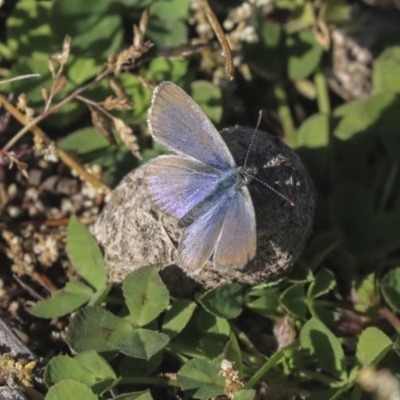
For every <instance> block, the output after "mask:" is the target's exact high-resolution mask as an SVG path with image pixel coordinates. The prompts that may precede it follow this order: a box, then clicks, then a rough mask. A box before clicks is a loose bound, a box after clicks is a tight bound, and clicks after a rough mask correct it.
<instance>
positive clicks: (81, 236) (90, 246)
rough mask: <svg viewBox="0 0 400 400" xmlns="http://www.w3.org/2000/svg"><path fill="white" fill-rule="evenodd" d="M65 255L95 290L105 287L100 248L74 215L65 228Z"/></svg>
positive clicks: (105, 278) (104, 271)
mask: <svg viewBox="0 0 400 400" xmlns="http://www.w3.org/2000/svg"><path fill="white" fill-rule="evenodd" d="M67 253H68V257H69V259H70V260H71V263H72V265H73V266H74V268H75V269H76V271H77V272H78V274H79V275H80V276H82V278H84V279H85V280H86V281H87V282H88V283H90V284H91V285H92V286H93V287H94V288H95V289H97V290H100V289H103V288H104V287H105V286H106V284H107V274H106V266H105V264H104V260H103V255H102V254H101V251H100V248H99V246H98V244H97V243H96V241H95V239H94V237H93V236H92V235H91V234H90V232H89V230H88V229H87V228H86V227H85V226H84V225H83V224H81V223H80V222H79V220H78V218H76V217H75V216H74V215H73V216H72V217H71V218H70V220H69V224H68V228H67Z"/></svg>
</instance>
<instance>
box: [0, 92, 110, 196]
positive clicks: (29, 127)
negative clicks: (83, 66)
mask: <svg viewBox="0 0 400 400" xmlns="http://www.w3.org/2000/svg"><path fill="white" fill-rule="evenodd" d="M86 86H87V85H86ZM81 89H83V88H80V89H78V90H76V91H75V92H74V93H72V94H71V95H70V96H68V97H67V98H66V99H64V100H63V101H61V102H60V103H58V104H56V105H55V106H54V107H52V108H51V109H50V110H48V111H47V112H46V113H42V114H41V115H39V116H38V117H37V118H35V119H34V120H32V121H29V122H28V121H27V119H26V117H25V115H23V114H22V113H21V112H20V111H19V110H18V109H17V108H15V107H14V106H13V105H12V104H11V103H10V102H9V101H8V100H7V99H6V98H5V97H4V96H2V95H1V94H0V104H1V105H2V106H3V107H4V108H5V109H6V110H7V111H8V112H9V113H10V114H12V115H13V117H14V118H15V119H16V120H17V121H18V122H20V123H21V124H22V125H24V128H23V129H21V130H20V131H19V132H18V133H17V134H16V135H15V136H14V137H13V138H12V139H11V140H10V141H9V142H8V143H7V144H6V145H5V146H4V148H3V149H2V150H1V151H7V150H9V149H10V148H11V147H12V146H13V145H14V144H15V143H16V142H17V141H18V140H19V139H20V138H21V137H22V136H23V135H24V134H25V133H26V132H28V131H32V133H33V134H34V135H35V136H38V137H39V138H40V139H41V140H43V141H44V142H45V143H49V142H51V140H50V138H48V137H47V135H46V134H45V133H44V132H43V131H42V130H41V129H40V128H39V127H38V126H37V125H36V124H37V123H38V122H40V121H42V120H43V119H44V118H45V117H47V116H48V115H50V114H52V113H53V112H55V111H56V110H58V109H59V108H61V106H62V105H64V104H65V103H67V102H68V101H69V100H71V99H72V98H74V97H76V96H77V95H78V94H79V93H80V92H81V91H82V90H81ZM77 92H79V93H77ZM61 103H62V104H61ZM56 151H57V154H58V156H59V158H60V159H61V161H63V162H64V163H65V164H66V165H68V166H69V167H70V168H71V169H73V170H74V171H76V172H77V174H78V175H79V176H81V177H82V178H83V179H85V180H86V181H87V182H89V183H90V184H91V185H92V186H94V187H97V188H99V189H103V190H105V191H108V190H109V188H108V186H106V185H105V184H104V183H103V182H101V181H100V180H98V179H97V178H96V177H94V176H93V175H92V174H90V173H89V172H88V171H86V169H85V168H84V167H83V166H82V165H81V164H80V163H79V162H77V161H76V160H74V159H73V158H71V157H70V156H69V155H68V154H67V153H66V152H64V151H63V150H61V149H59V148H57V147H56Z"/></svg>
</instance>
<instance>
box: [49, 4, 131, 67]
mask: <svg viewBox="0 0 400 400" xmlns="http://www.w3.org/2000/svg"><path fill="white" fill-rule="evenodd" d="M50 25H51V29H52V35H53V40H54V41H55V42H56V43H59V46H60V48H61V44H62V42H63V40H64V37H65V35H69V36H71V38H72V50H71V51H72V52H73V54H74V55H75V56H80V57H86V58H95V59H99V60H101V59H103V60H105V59H106V58H107V56H109V55H111V54H112V53H113V52H116V51H118V50H119V49H120V48H121V45H122V40H123V29H122V27H123V23H122V19H121V16H120V14H119V11H118V7H117V6H116V4H115V3H114V2H110V1H101V2H99V1H97V0H86V1H80V0H69V1H64V0H56V1H54V2H53V8H52V13H51V17H50Z"/></svg>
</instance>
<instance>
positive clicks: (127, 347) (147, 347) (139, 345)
mask: <svg viewBox="0 0 400 400" xmlns="http://www.w3.org/2000/svg"><path fill="white" fill-rule="evenodd" d="M168 342H169V338H168V336H167V335H164V334H163V333H158V332H153V331H150V330H148V329H135V330H134V331H133V332H132V334H131V335H130V336H129V338H127V339H126V340H125V341H124V343H123V344H122V346H121V347H120V349H119V351H120V352H121V353H123V354H126V355H127V356H129V357H136V358H143V359H145V360H149V359H150V358H151V357H152V356H153V355H154V354H156V353H158V352H159V351H160V350H162V349H163V348H164V347H165V346H166V345H167V344H168Z"/></svg>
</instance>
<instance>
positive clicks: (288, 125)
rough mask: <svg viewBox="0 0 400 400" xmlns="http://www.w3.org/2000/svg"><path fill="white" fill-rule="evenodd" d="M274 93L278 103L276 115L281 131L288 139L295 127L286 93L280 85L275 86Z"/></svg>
mask: <svg viewBox="0 0 400 400" xmlns="http://www.w3.org/2000/svg"><path fill="white" fill-rule="evenodd" d="M274 91H275V97H276V100H277V102H278V114H279V118H280V120H281V122H282V127H283V131H284V134H285V136H286V138H287V139H290V138H291V137H292V136H293V134H294V132H295V126H294V122H293V119H292V114H291V112H290V107H289V104H288V98H287V95H286V91H285V88H284V87H283V85H282V84H281V83H277V84H275V86H274Z"/></svg>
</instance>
